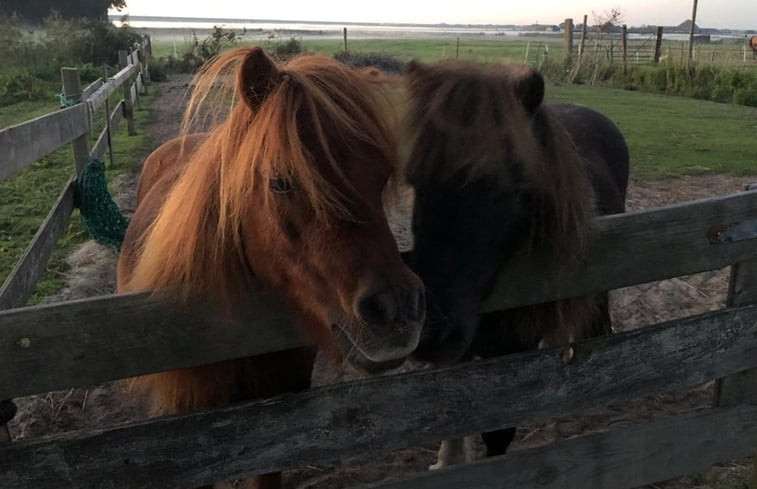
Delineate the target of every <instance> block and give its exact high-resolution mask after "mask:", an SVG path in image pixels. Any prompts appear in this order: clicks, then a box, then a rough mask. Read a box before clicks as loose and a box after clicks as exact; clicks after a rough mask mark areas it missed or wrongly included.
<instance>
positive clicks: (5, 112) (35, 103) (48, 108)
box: [0, 97, 59, 129]
mask: <svg viewBox="0 0 757 489" xmlns="http://www.w3.org/2000/svg"><path fill="white" fill-rule="evenodd" d="M58 107H59V105H58V101H57V100H55V99H54V98H53V97H50V100H27V101H23V102H19V103H17V104H13V105H6V106H4V107H0V129H2V128H4V127H8V126H12V125H14V124H19V123H21V122H25V121H28V120H29V119H34V118H35V117H39V116H41V115H45V114H49V113H50V112H54V111H55V110H57V109H58Z"/></svg>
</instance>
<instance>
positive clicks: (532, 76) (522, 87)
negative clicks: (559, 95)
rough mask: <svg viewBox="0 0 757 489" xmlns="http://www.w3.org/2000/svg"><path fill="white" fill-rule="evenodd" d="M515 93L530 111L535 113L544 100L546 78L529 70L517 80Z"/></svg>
mask: <svg viewBox="0 0 757 489" xmlns="http://www.w3.org/2000/svg"><path fill="white" fill-rule="evenodd" d="M515 94H516V96H517V97H518V100H520V102H521V103H522V104H523V107H525V108H526V110H527V111H528V113H529V114H533V113H534V112H536V109H538V108H539V107H540V106H541V104H542V102H543V101H544V78H542V77H541V75H540V74H539V73H537V72H535V71H533V70H529V71H528V73H526V74H524V75H523V76H522V77H520V78H518V79H517V80H516V81H515Z"/></svg>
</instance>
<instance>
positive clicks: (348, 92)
mask: <svg viewBox="0 0 757 489" xmlns="http://www.w3.org/2000/svg"><path fill="white" fill-rule="evenodd" d="M250 53H251V49H250V48H239V49H234V50H231V51H228V52H225V53H222V54H221V55H220V56H218V57H217V58H216V59H215V60H213V61H211V62H210V63H209V64H208V65H207V66H205V67H204V68H203V69H202V70H201V71H200V73H198V75H197V76H196V77H195V80H194V90H193V92H192V94H191V97H190V99H189V102H188V106H187V110H186V113H185V117H184V123H183V128H182V132H183V133H184V134H188V133H189V132H191V131H192V130H193V127H194V126H196V125H197V123H198V121H199V123H201V124H202V123H205V124H206V125H207V120H210V121H211V126H212V128H211V130H210V132H209V134H208V137H207V139H206V140H205V142H204V143H203V144H201V145H200V146H199V147H198V148H197V150H196V151H195V152H194V153H193V154H192V155H191V157H190V158H189V159H188V161H187V162H186V165H185V168H184V171H183V174H182V175H181V176H180V177H179V179H178V181H177V182H176V184H175V185H174V186H173V188H172V190H171V192H170V194H169V195H168V197H167V198H166V200H165V203H164V204H163V206H162V208H161V210H160V212H159V214H158V216H157V218H156V219H155V221H154V222H153V223H152V225H151V226H150V228H149V229H148V231H147V234H146V237H145V240H144V244H143V246H142V250H141V253H140V256H139V259H138V260H137V263H136V265H135V268H134V271H133V273H132V275H131V278H130V280H129V283H128V289H129V290H144V289H161V288H167V287H171V288H172V289H173V290H176V288H178V292H180V296H181V297H182V298H183V299H188V298H189V297H193V296H200V297H210V298H213V299H216V300H217V301H219V302H221V304H222V305H228V303H230V302H231V301H233V300H234V297H235V296H236V294H238V293H239V292H241V291H242V290H244V284H245V281H246V280H247V275H248V270H247V268H248V267H247V266H246V265H245V258H244V251H243V246H242V229H241V227H242V223H243V222H246V217H247V216H248V215H249V213H251V212H274V210H273V209H271V208H270V205H271V202H269V200H268V194H269V192H268V190H267V189H268V184H267V182H268V181H269V179H271V178H283V179H288V180H291V181H293V182H295V184H296V185H297V191H298V192H302V195H303V196H304V198H305V199H306V202H307V203H308V204H309V206H310V207H311V208H312V210H313V212H314V216H315V218H316V219H318V220H319V221H321V222H323V223H324V225H328V223H329V222H330V221H331V220H333V219H344V218H348V217H349V214H350V208H349V205H350V202H351V200H350V199H355V198H359V196H357V195H354V192H351V189H352V187H351V185H350V182H349V181H347V177H346V176H345V174H344V172H343V169H342V168H341V165H342V164H343V162H344V161H349V162H350V163H354V162H355V161H364V160H366V157H365V156H364V154H365V153H366V152H372V153H373V154H375V155H376V158H383V159H384V161H387V162H390V163H392V164H393V163H394V162H395V161H396V154H395V146H396V145H395V142H394V140H393V137H394V133H395V130H394V128H393V127H392V125H391V124H390V122H388V121H390V119H389V118H388V115H389V114H391V107H389V102H388V100H387V99H386V97H384V96H383V95H382V90H381V87H380V84H379V83H377V82H376V81H375V80H373V79H372V78H371V77H369V76H368V75H366V74H363V73H359V72H357V71H354V70H352V69H350V68H348V67H346V66H344V65H342V64H340V63H338V62H336V61H335V60H333V59H330V58H326V57H317V56H303V57H299V58H295V59H293V60H292V61H290V62H289V63H288V64H286V65H285V66H281V67H279V68H278V69H279V71H278V72H277V73H276V75H275V78H274V79H272V80H271V88H270V92H269V93H268V94H267V95H266V96H265V97H264V98H263V99H262V101H260V103H259V105H254V104H250V103H247V101H246V100H244V99H243V95H240V94H245V93H248V92H247V91H248V87H241V86H237V85H238V84H239V83H240V82H239V81H238V80H239V79H241V78H240V77H238V76H235V74H236V73H237V72H238V70H240V69H243V66H242V65H243V64H244V62H245V60H246V59H247V58H248V56H249V55H250ZM207 114H211V115H210V117H208V116H207ZM303 127H304V128H307V129H306V130H307V131H308V135H306V136H304V137H303ZM335 151H338V154H335ZM314 154H315V155H320V156H321V159H319V161H318V162H317V164H316V162H314V161H313V158H314ZM324 168H326V169H327V172H328V173H329V174H330V178H329V179H327V178H325V177H324V176H323V174H322V173H321V171H320V170H323V169H324ZM259 179H262V181H261V182H260V183H261V184H262V185H259V186H258V187H259V188H262V189H264V190H263V191H264V192H265V196H266V197H265V199H264V201H263V205H262V208H256V209H251V204H252V202H253V200H252V195H253V188H254V187H255V185H256V182H258V180H259ZM245 239H251V238H250V237H249V236H246V237H245ZM252 239H254V237H252Z"/></svg>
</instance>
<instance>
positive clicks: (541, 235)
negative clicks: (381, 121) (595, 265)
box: [404, 61, 594, 248]
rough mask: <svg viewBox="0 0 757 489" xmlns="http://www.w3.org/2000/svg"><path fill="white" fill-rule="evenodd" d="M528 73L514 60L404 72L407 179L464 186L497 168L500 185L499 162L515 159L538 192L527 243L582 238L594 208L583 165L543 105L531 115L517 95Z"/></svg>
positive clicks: (450, 64)
mask: <svg viewBox="0 0 757 489" xmlns="http://www.w3.org/2000/svg"><path fill="white" fill-rule="evenodd" d="M531 74H533V72H532V71H530V68H528V67H526V66H521V65H506V64H491V65H480V64H474V63H469V62H458V61H453V62H441V63H437V64H435V65H428V66H421V67H420V68H418V69H417V70H416V71H415V72H412V71H411V73H410V74H409V75H408V81H407V86H408V104H407V107H406V113H405V124H404V128H405V132H406V135H407V137H408V138H409V139H410V146H411V148H412V149H411V153H410V156H409V158H408V160H407V163H406V172H407V175H408V180H409V181H410V183H411V184H414V185H417V184H419V183H424V182H425V183H427V184H454V183H458V184H460V185H463V184H465V182H466V181H472V180H474V179H476V178H479V177H483V176H487V175H489V176H492V175H497V176H500V177H501V176H503V175H504V176H505V178H504V179H502V178H500V183H501V184H502V185H503V186H507V185H508V184H510V183H511V182H509V181H508V180H507V175H508V173H507V172H503V171H502V168H501V166H502V164H503V161H505V160H517V161H519V162H521V163H522V165H523V168H522V171H523V173H524V175H525V176H526V178H527V179H528V181H529V182H531V183H532V184H533V185H535V186H536V187H537V188H538V190H539V194H540V195H539V202H538V205H534V206H532V212H533V218H532V223H533V225H534V227H533V231H532V236H531V241H532V244H535V243H536V242H543V241H545V240H546V241H549V242H550V243H552V244H553V245H554V246H556V247H557V248H561V247H562V245H563V244H565V243H567V242H571V243H578V244H579V245H582V244H583V242H584V241H585V237H586V234H587V233H588V230H589V228H590V226H591V223H592V222H593V221H592V219H591V218H592V216H593V212H594V211H593V205H594V202H593V192H592V189H591V185H590V182H589V179H588V174H587V169H586V167H585V163H584V161H583V160H582V159H580V157H579V156H578V155H577V153H576V148H575V145H574V143H573V140H572V139H571V137H570V135H569V134H568V133H567V131H566V130H565V128H564V127H562V126H561V125H560V123H559V122H558V121H557V120H556V119H555V117H554V116H553V115H552V113H551V112H550V110H549V108H548V107H545V106H542V107H539V108H538V109H537V111H536V113H534V114H530V113H529V112H528V111H527V110H526V108H525V107H524V105H523V103H522V101H521V100H520V99H519V94H518V93H517V91H516V90H517V89H516V87H517V84H518V82H519V81H520V80H523V79H524V77H527V76H529V75H531ZM507 152H510V154H511V156H510V157H508V158H506V156H505V155H506V153H507ZM433 182H435V183H433Z"/></svg>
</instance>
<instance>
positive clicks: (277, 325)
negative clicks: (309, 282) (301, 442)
mask: <svg viewBox="0 0 757 489" xmlns="http://www.w3.org/2000/svg"><path fill="white" fill-rule="evenodd" d="M246 307H247V308H248V309H247V311H245V312H243V313H242V314H243V318H244V319H242V320H240V321H239V323H237V324H229V323H227V322H226V321H224V318H223V317H222V316H221V315H219V314H216V313H215V312H214V310H213V309H211V308H209V307H206V306H204V305H202V304H193V305H192V306H191V307H186V308H178V307H168V306H164V305H161V304H159V303H157V302H156V301H155V300H151V299H150V298H149V296H148V294H123V295H118V296H115V297H106V298H99V299H94V300H92V299H88V300H78V301H71V302H68V303H65V305H64V306H63V307H61V306H59V305H43V306H34V307H29V308H24V309H17V310H12V311H3V312H2V313H0V362H1V363H0V371H2V375H0V399H9V398H13V397H20V396H23V395H27V394H37V393H42V392H49V391H52V390H57V389H67V388H70V387H74V386H85V385H91V384H97V383H102V382H107V381H111V380H116V379H122V378H125V377H131V376H134V375H140V374H145V373H150V372H155V371H159V370H167V369H169V368H174V367H176V368H178V367H189V366H193V365H200V364H207V363H212V362H217V361H221V360H225V359H229V358H239V357H245V356H252V355H259V354H262V353H265V352H267V351H269V350H274V351H277V350H286V349H289V348H294V347H297V346H300V345H302V344H303V343H304V342H303V341H302V340H301V339H300V335H299V334H298V331H297V330H296V329H295V324H296V323H295V321H294V319H293V315H292V314H291V313H290V312H289V311H288V309H287V308H285V307H283V306H281V305H280V304H279V303H278V301H277V300H275V298H273V297H272V296H271V295H270V294H267V293H265V292H264V291H262V290H260V289H256V290H254V293H252V294H251V295H250V298H249V301H248V303H247V304H246ZM252 317H254V318H255V319H254V320H252V319H251V318H252ZM21 318H23V319H22V320H21ZM52 365H54V366H55V367H54V368H51V366H52ZM0 487H1V485H0Z"/></svg>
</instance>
